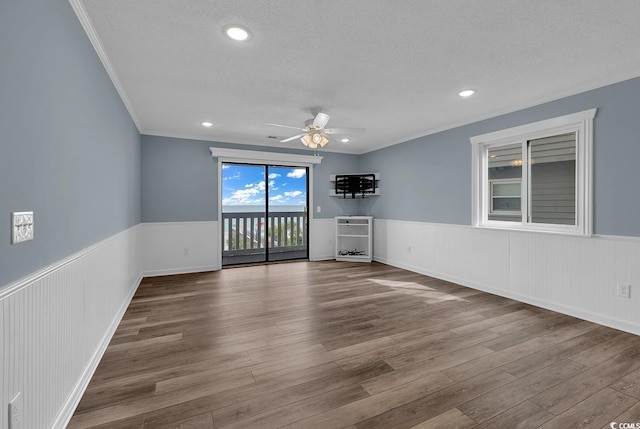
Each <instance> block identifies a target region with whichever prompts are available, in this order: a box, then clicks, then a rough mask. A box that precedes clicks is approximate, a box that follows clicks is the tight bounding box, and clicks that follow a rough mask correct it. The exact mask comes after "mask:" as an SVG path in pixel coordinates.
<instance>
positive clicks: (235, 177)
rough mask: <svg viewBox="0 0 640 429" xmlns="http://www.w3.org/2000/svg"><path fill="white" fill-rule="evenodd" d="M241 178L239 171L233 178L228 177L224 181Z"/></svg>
mask: <svg viewBox="0 0 640 429" xmlns="http://www.w3.org/2000/svg"><path fill="white" fill-rule="evenodd" d="M239 178H240V172H239V171H237V172H236V173H234V175H233V176H227V177H225V178H224V179H222V180H234V179H239Z"/></svg>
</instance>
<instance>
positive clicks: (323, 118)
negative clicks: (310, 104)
mask: <svg viewBox="0 0 640 429" xmlns="http://www.w3.org/2000/svg"><path fill="white" fill-rule="evenodd" d="M329 118H330V116H329V115H327V114H326V113H322V112H320V113H318V114H317V115H316V117H315V118H314V119H313V126H314V127H315V128H324V127H326V126H327V123H328V122H329Z"/></svg>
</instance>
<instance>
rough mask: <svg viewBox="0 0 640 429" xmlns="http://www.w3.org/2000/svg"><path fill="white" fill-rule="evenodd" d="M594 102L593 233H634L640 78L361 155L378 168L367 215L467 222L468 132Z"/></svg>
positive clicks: (638, 204) (364, 163)
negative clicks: (377, 190)
mask: <svg viewBox="0 0 640 429" xmlns="http://www.w3.org/2000/svg"><path fill="white" fill-rule="evenodd" d="M594 107H597V108H598V113H597V116H596V119H595V122H594V145H593V149H594V154H593V159H594V182H593V185H594V212H593V213H594V233H596V234H605V235H623V236H634V237H640V220H638V219H640V217H639V213H640V198H638V197H637V195H638V191H637V189H638V187H639V186H640V168H639V167H638V162H639V161H640V137H639V135H640V134H639V132H638V118H639V112H640V78H636V79H632V80H628V81H625V82H621V83H618V84H615V85H609V86H606V87H602V88H598V89H595V90H592V91H588V92H585V93H582V94H578V95H575V96H572V97H567V98H563V99H560V100H556V101H553V102H550V103H546V104H542V105H539V106H535V107H531V108H529V109H524V110H520V111H518V112H514V113H510V114H507V115H503V116H499V117H496V118H492V119H488V120H485V121H481V122H476V123H473V124H470V125H466V126H462V127H458V128H454V129H451V130H447V131H443V132H441V133H437V134H433V135H429V136H425V137H422V138H419V139H415V140H412V141H409V142H406V143H401V144H398V145H395V146H391V147H388V148H384V149H380V150H377V151H373V152H370V153H367V154H365V155H363V156H362V158H361V160H360V168H361V170H369V171H372V172H379V173H381V180H380V185H381V187H380V188H381V193H382V195H381V196H380V197H377V198H375V199H372V201H371V202H370V203H369V206H370V209H368V211H370V214H372V215H373V216H376V217H378V218H383V219H396V220H410V221H421V222H434V223H448V224H460V225H470V224H471V144H470V143H469V138H470V137H471V136H475V135H479V134H484V133H488V132H492V131H497V130H501V129H505V128H509V127H514V126H517V125H522V124H526V123H530V122H536V121H540V120H543V119H549V118H552V117H556V116H561V115H565V114H569V113H574V112H579V111H582V110H587V109H591V108H594Z"/></svg>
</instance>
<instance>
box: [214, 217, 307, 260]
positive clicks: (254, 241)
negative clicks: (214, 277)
mask: <svg viewBox="0 0 640 429" xmlns="http://www.w3.org/2000/svg"><path fill="white" fill-rule="evenodd" d="M306 218H307V216H306V213H305V212H269V216H267V217H266V218H265V214H264V213H260V212H258V213H252V212H242V213H223V214H222V238H223V248H222V256H223V257H225V256H226V257H229V256H240V255H251V254H256V253H264V252H265V249H266V248H269V253H270V254H272V253H275V252H299V251H302V250H306V247H307V231H306V225H307V223H306Z"/></svg>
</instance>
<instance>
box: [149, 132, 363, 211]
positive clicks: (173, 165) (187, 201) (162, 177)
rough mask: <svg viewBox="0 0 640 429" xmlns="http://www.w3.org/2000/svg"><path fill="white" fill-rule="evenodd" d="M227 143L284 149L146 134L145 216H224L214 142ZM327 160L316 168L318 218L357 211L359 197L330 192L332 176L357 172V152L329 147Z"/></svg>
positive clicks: (227, 145)
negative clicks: (332, 150)
mask: <svg viewBox="0 0 640 429" xmlns="http://www.w3.org/2000/svg"><path fill="white" fill-rule="evenodd" d="M211 146H216V147H225V148H234V149H242V150H258V151H262V152H278V151H282V152H284V151H283V150H278V149H271V148H269V147H266V146H247V145H237V144H230V143H218V142H208V141H201V140H187V139H177V138H171V137H157V136H146V135H145V136H142V169H141V171H142V221H143V222H188V221H210V220H217V218H218V164H217V160H216V159H214V158H212V157H211V152H210V151H209V147H211ZM286 152H287V153H295V154H303V155H311V154H312V152H311V151H308V150H306V151H305V150H287V151H286ZM322 155H323V156H324V160H323V161H322V163H321V164H320V165H316V166H315V167H314V172H313V174H314V189H313V191H314V194H313V196H314V206H318V205H320V206H321V207H322V213H320V214H317V213H316V212H315V207H314V209H313V211H314V217H316V218H331V217H333V216H338V215H342V214H352V212H353V210H354V207H355V208H357V207H358V206H357V202H354V201H338V200H337V199H336V198H331V197H329V186H330V185H329V175H331V174H335V173H344V172H347V173H349V172H355V171H356V170H357V167H358V162H359V157H358V156H357V155H345V154H337V153H330V152H324V153H322Z"/></svg>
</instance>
